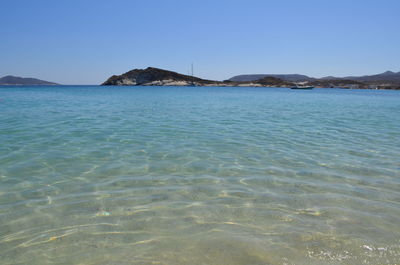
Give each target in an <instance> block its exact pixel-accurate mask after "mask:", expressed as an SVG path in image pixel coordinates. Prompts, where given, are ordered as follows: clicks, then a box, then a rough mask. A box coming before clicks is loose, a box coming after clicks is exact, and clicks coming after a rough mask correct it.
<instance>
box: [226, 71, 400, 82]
mask: <svg viewBox="0 0 400 265" xmlns="http://www.w3.org/2000/svg"><path fill="white" fill-rule="evenodd" d="M267 76H270V77H275V78H280V79H282V80H284V81H288V82H305V81H308V82H313V81H318V80H319V81H322V80H351V81H358V82H365V83H370V84H383V83H387V84H400V72H398V73H395V72H391V71H387V72H384V73H382V74H377V75H365V76H346V77H334V76H327V77H323V78H314V77H309V76H306V75H299V74H287V75H277V74H261V75H260V74H254V75H237V76H234V77H232V78H230V79H229V80H230V81H234V82H251V81H256V80H259V79H261V78H264V77H267Z"/></svg>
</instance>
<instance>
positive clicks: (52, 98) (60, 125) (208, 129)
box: [0, 87, 400, 265]
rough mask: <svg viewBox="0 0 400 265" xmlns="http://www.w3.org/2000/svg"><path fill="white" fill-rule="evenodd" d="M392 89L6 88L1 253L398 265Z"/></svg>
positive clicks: (11, 258)
mask: <svg viewBox="0 0 400 265" xmlns="http://www.w3.org/2000/svg"><path fill="white" fill-rule="evenodd" d="M399 224H400V93H399V92H397V91H370V90H364V91H361V90H354V91H353V90H351V91H350V90H336V89H326V90H323V89H315V90H312V91H293V90H289V89H284V88H275V89H274V88H199V87H194V88H174V87H168V88H167V87H123V88H121V87H3V88H1V89H0V263H1V264H41V265H42V264H118V265H119V264H218V265H221V264H244V265H248V264H271V265H275V264H281V265H283V264H286V265H291V264H301V265H303V264H376V265H378V264H379V265H382V264H392V265H394V264H400V225H399Z"/></svg>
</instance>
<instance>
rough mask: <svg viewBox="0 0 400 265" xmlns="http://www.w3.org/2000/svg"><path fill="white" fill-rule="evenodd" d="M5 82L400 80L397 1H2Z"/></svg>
mask: <svg viewBox="0 0 400 265" xmlns="http://www.w3.org/2000/svg"><path fill="white" fill-rule="evenodd" d="M0 14H1V15H0V36H1V38H0V76H4V75H9V74H12V75H17V76H24V77H36V78H40V79H45V80H49V81H54V82H59V83H63V84H99V83H101V82H103V81H104V80H105V79H107V78H108V77H109V76H111V75H112V74H121V73H123V72H126V71H128V70H131V69H133V68H145V67H147V66H154V67H160V68H165V69H170V70H173V71H177V72H181V73H188V70H189V69H190V64H191V63H192V62H193V63H194V66H195V75H197V76H200V77H203V78H209V79H216V80H222V79H227V78H230V77H232V76H234V75H238V74H249V73H271V74H272V73H275V74H278V73H301V74H307V75H310V76H315V77H322V76H326V75H336V76H345V75H362V74H375V73H380V72H384V71H386V70H392V71H396V72H397V71H400V1H399V0H275V1H268V0H253V1H252V0H246V1H245V0H242V1H235V0H229V1H223V0H220V1H219V0H158V1H157V0H138V1H135V0H131V1H128V0H126V1H124V0H96V1H94V0H93V1H91V0H64V1H62V0H35V1H33V0H1V2H0Z"/></svg>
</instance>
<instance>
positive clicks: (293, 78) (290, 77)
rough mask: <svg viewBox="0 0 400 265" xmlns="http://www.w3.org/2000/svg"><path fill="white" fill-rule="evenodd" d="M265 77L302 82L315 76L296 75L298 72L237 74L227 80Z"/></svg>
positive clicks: (252, 79) (245, 80)
mask: <svg viewBox="0 0 400 265" xmlns="http://www.w3.org/2000/svg"><path fill="white" fill-rule="evenodd" d="M265 77H275V78H279V79H282V80H283V81H287V82H304V81H312V80H315V78H312V77H308V76H306V75H298V74H279V75H276V74H262V75H261V74H255V75H237V76H234V77H232V78H230V79H228V80H229V81H233V82H251V81H257V80H260V79H262V78H265Z"/></svg>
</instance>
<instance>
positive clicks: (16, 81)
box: [0, 75, 58, 85]
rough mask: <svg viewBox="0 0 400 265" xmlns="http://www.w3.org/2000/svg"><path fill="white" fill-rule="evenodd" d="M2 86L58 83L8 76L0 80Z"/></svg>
mask: <svg viewBox="0 0 400 265" xmlns="http://www.w3.org/2000/svg"><path fill="white" fill-rule="evenodd" d="M0 85H58V84H57V83H53V82H48V81H43V80H40V79H36V78H24V77H18V76H12V75H7V76H4V77H2V78H0Z"/></svg>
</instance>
